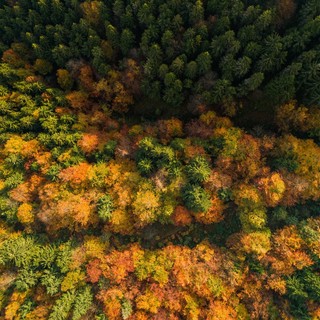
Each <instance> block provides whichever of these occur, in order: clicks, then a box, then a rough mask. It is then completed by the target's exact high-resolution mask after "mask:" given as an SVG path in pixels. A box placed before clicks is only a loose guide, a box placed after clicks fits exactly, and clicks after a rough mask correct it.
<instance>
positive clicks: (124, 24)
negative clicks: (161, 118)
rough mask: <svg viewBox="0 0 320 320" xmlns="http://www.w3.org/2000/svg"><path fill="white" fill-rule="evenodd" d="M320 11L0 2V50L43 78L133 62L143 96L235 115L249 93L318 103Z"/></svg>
mask: <svg viewBox="0 0 320 320" xmlns="http://www.w3.org/2000/svg"><path fill="white" fill-rule="evenodd" d="M319 15H320V5H319V2H318V1H317V0H304V1H294V0H280V1H269V2H265V1H255V0H251V1H249V0H247V1H241V0H235V1H218V0H206V1H202V0H197V1H195V0H192V1H191V0H188V1H170V0H168V1H165V2H163V1H160V0H149V1H140V0H135V1H131V0H130V1H126V0H114V1H97V0H96V1H78V0H73V1H60V0H59V1H58V0H57V1H47V0H45V1H36V0H32V1H11V0H7V1H4V0H3V5H2V8H1V9H0V17H1V18H0V28H1V30H3V32H2V35H1V42H0V47H1V50H2V51H5V50H8V49H10V48H11V49H12V50H14V51H15V52H17V53H18V54H20V55H21V56H23V57H24V58H25V59H28V61H29V63H30V64H32V65H35V66H36V67H37V69H38V72H39V73H40V74H41V73H42V74H51V72H53V74H55V73H56V71H57V69H64V70H67V71H68V72H69V73H71V74H73V73H74V67H75V65H79V64H81V63H82V62H83V61H86V62H87V63H89V64H90V66H91V67H92V68H93V69H94V78H95V80H97V81H98V80H99V79H101V77H110V72H112V71H113V70H117V71H121V70H122V69H123V68H125V65H126V63H125V61H126V60H127V59H132V60H134V61H135V63H136V64H137V66H139V69H140V72H141V74H142V77H141V89H142V93H143V95H144V96H148V97H152V98H154V99H155V100H159V99H163V100H164V101H165V102H166V103H168V104H169V105H170V106H171V108H174V107H178V106H181V105H182V104H183V103H186V102H188V101H189V103H190V105H189V109H190V110H191V111H194V110H195V109H196V107H197V106H198V105H201V104H209V105H212V104H214V105H219V106H220V107H222V109H223V110H224V112H226V114H230V115H232V114H234V113H235V111H236V110H237V109H238V107H239V105H241V104H242V103H245V102H246V100H247V98H248V95H251V94H252V93H255V94H254V95H253V96H254V97H256V95H257V94H258V96H259V97H261V92H262V94H263V95H262V97H263V99H265V100H266V101H269V104H268V106H269V108H270V109H271V108H272V106H274V105H277V104H281V103H284V102H286V101H287V100H290V99H293V98H298V99H299V101H300V102H302V103H305V104H316V103H319V101H320V91H319V90H320V89H319V85H318V84H319V81H320V71H319V36H320V21H319ZM66 87H68V88H69V89H71V87H72V85H71V84H70V86H69V85H67V86H66Z"/></svg>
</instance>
